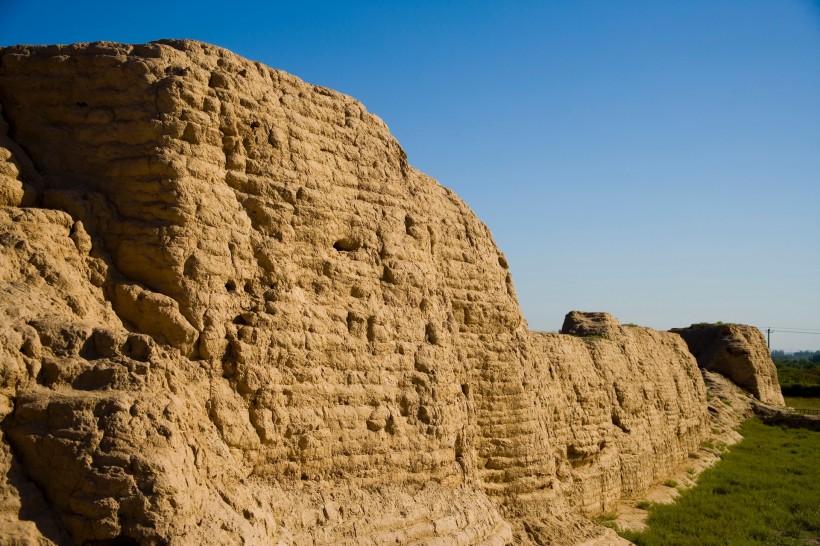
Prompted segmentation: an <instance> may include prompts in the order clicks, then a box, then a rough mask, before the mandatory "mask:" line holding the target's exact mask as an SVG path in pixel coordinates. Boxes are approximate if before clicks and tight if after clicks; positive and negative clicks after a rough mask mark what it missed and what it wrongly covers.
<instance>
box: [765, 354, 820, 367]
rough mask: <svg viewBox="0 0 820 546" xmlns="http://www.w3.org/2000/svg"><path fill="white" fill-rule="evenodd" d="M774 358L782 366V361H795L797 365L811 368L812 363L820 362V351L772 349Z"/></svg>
mask: <svg viewBox="0 0 820 546" xmlns="http://www.w3.org/2000/svg"><path fill="white" fill-rule="evenodd" d="M772 360H774V362H775V364H777V366H778V367H780V363H781V362H793V363H794V364H795V367H801V368H811V367H812V365H816V364H820V351H795V352H793V353H787V352H786V351H781V350H775V351H772Z"/></svg>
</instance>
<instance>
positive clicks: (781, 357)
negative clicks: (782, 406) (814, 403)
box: [772, 351, 820, 398]
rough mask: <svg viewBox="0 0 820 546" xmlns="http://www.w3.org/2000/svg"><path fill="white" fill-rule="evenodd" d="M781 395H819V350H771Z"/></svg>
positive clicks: (811, 396) (810, 396)
mask: <svg viewBox="0 0 820 546" xmlns="http://www.w3.org/2000/svg"><path fill="white" fill-rule="evenodd" d="M772 360H774V364H775V366H777V377H778V380H779V381H780V390H781V392H782V393H783V396H801V397H807V398H818V397H820V351H796V352H793V353H787V352H785V351H772Z"/></svg>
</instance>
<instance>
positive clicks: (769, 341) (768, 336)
mask: <svg viewBox="0 0 820 546" xmlns="http://www.w3.org/2000/svg"><path fill="white" fill-rule="evenodd" d="M766 347H768V348H769V350H770V351H771V350H772V329H771V328H766Z"/></svg>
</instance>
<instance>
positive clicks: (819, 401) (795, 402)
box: [784, 396, 820, 409]
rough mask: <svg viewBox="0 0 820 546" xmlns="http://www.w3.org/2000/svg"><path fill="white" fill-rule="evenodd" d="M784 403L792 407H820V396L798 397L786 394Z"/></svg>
mask: <svg viewBox="0 0 820 546" xmlns="http://www.w3.org/2000/svg"><path fill="white" fill-rule="evenodd" d="M784 398H785V399H786V405H787V406H789V407H792V408H803V409H820V398H798V397H795V396H786V397H784Z"/></svg>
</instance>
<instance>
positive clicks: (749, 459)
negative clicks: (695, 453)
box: [622, 419, 820, 546]
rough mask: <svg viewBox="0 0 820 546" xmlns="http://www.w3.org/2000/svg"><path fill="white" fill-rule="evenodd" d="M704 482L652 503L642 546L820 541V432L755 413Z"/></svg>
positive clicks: (630, 535)
mask: <svg viewBox="0 0 820 546" xmlns="http://www.w3.org/2000/svg"><path fill="white" fill-rule="evenodd" d="M740 432H741V434H743V436H744V439H743V440H742V441H741V442H740V443H738V444H736V445H735V446H732V447H731V448H730V450H729V451H728V452H727V453H725V454H724V455H723V458H722V460H721V461H720V462H718V464H716V465H715V466H714V467H712V468H710V469H708V470H706V471H705V472H704V473H703V474H701V476H700V479H699V482H698V485H697V486H696V487H694V488H692V489H688V490H685V491H684V492H683V493H682V494H681V496H680V497H679V498H678V500H677V501H676V502H675V503H674V504H671V505H652V506H651V508H650V512H649V519H648V521H647V523H648V527H647V529H646V530H645V531H644V532H643V533H640V534H637V533H634V532H628V531H624V532H622V535H623V536H624V537H625V538H627V539H629V540H631V541H633V542H634V543H635V544H637V545H639V546H649V545H653V546H654V545H658V546H661V545H663V546H687V545H692V546H707V545H720V544H730V545H733V546H734V545H752V544H758V545H764V544H765V545H794V546H798V545H800V546H806V545H811V544H814V545H820V465H819V464H818V462H820V432H812V431H809V430H805V429H788V428H782V427H777V426H767V425H764V424H762V423H761V422H760V421H758V420H757V419H750V420H749V421H747V422H746V423H744V424H743V426H742V428H741V430H740Z"/></svg>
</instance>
